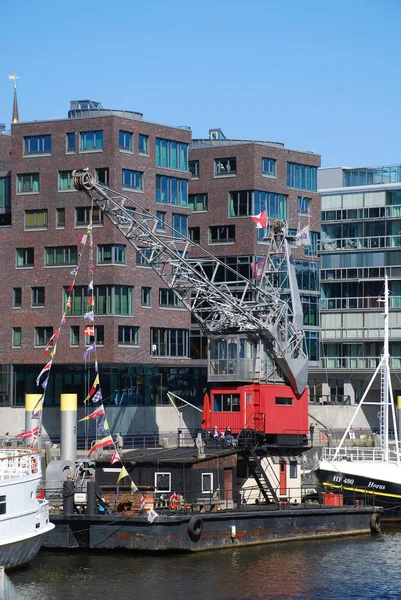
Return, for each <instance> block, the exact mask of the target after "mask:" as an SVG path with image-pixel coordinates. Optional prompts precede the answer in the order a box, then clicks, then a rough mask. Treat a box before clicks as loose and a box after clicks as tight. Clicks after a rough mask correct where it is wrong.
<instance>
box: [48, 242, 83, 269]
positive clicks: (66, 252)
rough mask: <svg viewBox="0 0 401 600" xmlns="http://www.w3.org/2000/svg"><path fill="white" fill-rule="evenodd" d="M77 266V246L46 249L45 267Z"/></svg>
mask: <svg viewBox="0 0 401 600" xmlns="http://www.w3.org/2000/svg"><path fill="white" fill-rule="evenodd" d="M76 264H77V247H76V246H53V247H47V248H45V266H46V267H54V266H61V265H64V266H70V265H76Z"/></svg>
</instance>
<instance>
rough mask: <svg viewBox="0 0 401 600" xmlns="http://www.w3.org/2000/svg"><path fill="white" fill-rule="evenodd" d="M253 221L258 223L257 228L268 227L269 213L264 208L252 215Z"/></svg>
mask: <svg viewBox="0 0 401 600" xmlns="http://www.w3.org/2000/svg"><path fill="white" fill-rule="evenodd" d="M251 219H252V221H254V222H255V223H256V229H266V227H267V213H266V211H265V210H263V211H262V212H261V213H259V214H258V215H254V216H251Z"/></svg>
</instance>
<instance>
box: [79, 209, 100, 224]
mask: <svg viewBox="0 0 401 600" xmlns="http://www.w3.org/2000/svg"><path fill="white" fill-rule="evenodd" d="M91 222H92V225H102V224H103V213H102V211H101V210H100V208H97V207H95V206H94V207H93V208H91V207H90V206H79V207H77V208H76V209H75V225H76V226H77V227H82V226H84V225H85V226H88V225H89V224H90V223H91Z"/></svg>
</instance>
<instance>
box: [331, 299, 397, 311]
mask: <svg viewBox="0 0 401 600" xmlns="http://www.w3.org/2000/svg"><path fill="white" fill-rule="evenodd" d="M320 308H321V310H344V309H345V310H347V309H358V310H361V309H362V310H369V309H377V308H380V309H382V310H383V302H382V301H381V298H380V297H379V296H365V297H361V296H354V297H349V296H347V297H342V298H320ZM389 308H401V296H391V297H390V298H389Z"/></svg>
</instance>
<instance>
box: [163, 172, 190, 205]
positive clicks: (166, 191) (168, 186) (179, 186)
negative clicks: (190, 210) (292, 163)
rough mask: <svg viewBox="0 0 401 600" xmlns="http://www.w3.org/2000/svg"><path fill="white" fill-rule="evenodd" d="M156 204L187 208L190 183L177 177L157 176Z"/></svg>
mask: <svg viewBox="0 0 401 600" xmlns="http://www.w3.org/2000/svg"><path fill="white" fill-rule="evenodd" d="M156 202H159V203H161V204H174V205H178V206H187V205H188V181H187V180H186V179H177V178H176V177H166V176H165V175H156Z"/></svg>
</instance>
